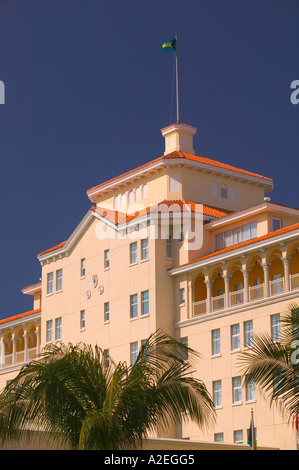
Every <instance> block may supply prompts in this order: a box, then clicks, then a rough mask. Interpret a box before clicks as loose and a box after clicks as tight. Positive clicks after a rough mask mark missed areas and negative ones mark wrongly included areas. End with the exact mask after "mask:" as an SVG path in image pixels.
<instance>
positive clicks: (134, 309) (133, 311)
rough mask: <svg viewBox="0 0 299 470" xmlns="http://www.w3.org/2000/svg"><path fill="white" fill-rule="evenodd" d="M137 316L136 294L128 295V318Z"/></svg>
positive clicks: (132, 318)
mask: <svg viewBox="0 0 299 470" xmlns="http://www.w3.org/2000/svg"><path fill="white" fill-rule="evenodd" d="M135 318H138V294H131V295H130V319H131V320H134V319H135Z"/></svg>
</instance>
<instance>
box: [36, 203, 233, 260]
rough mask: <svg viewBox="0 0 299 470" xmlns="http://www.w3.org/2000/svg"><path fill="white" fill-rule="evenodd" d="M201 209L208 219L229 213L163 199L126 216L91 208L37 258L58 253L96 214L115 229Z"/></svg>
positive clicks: (120, 213) (101, 208) (228, 212)
mask: <svg viewBox="0 0 299 470" xmlns="http://www.w3.org/2000/svg"><path fill="white" fill-rule="evenodd" d="M201 207H202V211H203V215H204V216H207V217H210V218H220V217H224V216H226V215H228V214H230V213H231V212H230V211H228V210H226V209H220V208H217V207H213V206H207V205H206V204H202V205H201V204H199V203H196V202H194V201H188V200H186V199H176V200H167V199H164V200H163V201H161V202H160V203H158V204H155V205H154V206H149V207H145V208H144V209H142V210H140V211H136V212H133V213H131V214H127V213H124V212H120V211H114V210H111V209H105V208H103V207H95V206H93V207H92V208H91V209H90V211H88V213H87V214H86V216H85V217H84V219H83V220H82V221H81V222H80V224H79V225H78V227H77V228H76V229H75V231H74V232H73V234H72V235H71V237H70V238H69V239H68V240H66V241H64V242H62V243H59V244H58V245H55V246H53V247H52V248H48V249H47V250H45V251H42V252H41V253H39V254H38V257H43V256H44V255H47V254H50V253H53V252H54V251H56V250H57V251H59V250H61V249H62V248H64V247H66V245H67V244H70V243H69V241H70V240H71V239H75V238H77V237H78V235H79V233H80V229H81V228H80V227H81V226H82V227H83V226H85V222H86V221H87V219H88V218H89V217H90V216H91V215H92V214H95V215H96V214H98V215H99V216H100V217H101V219H102V220H107V221H108V222H110V223H111V224H113V226H114V227H115V228H116V229H117V228H118V227H120V226H121V225H122V224H126V223H129V222H131V221H133V220H137V219H138V218H139V217H142V216H145V215H147V214H149V213H161V212H168V211H169V212H173V209H175V210H176V211H183V210H186V209H187V210H191V212H194V213H195V212H200V208H201Z"/></svg>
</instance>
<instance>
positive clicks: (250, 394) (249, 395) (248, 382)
mask: <svg viewBox="0 0 299 470" xmlns="http://www.w3.org/2000/svg"><path fill="white" fill-rule="evenodd" d="M245 386H246V401H253V400H255V381H254V377H253V376H252V375H247V376H246V378H245Z"/></svg>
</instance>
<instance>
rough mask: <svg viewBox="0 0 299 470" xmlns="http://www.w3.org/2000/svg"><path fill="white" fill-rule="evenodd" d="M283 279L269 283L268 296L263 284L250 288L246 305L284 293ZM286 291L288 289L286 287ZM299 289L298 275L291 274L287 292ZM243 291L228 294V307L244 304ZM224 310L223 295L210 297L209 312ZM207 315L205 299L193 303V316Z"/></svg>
mask: <svg viewBox="0 0 299 470" xmlns="http://www.w3.org/2000/svg"><path fill="white" fill-rule="evenodd" d="M285 285H286V284H285V280H284V277H281V278H279V279H274V280H272V281H269V294H266V293H265V284H264V283H263V284H258V285H256V286H250V287H249V290H248V303H250V302H254V301H256V300H261V299H264V298H265V296H267V295H269V296H270V297H274V296H276V295H279V294H283V293H284V292H285V291H286V287H285ZM287 289H288V287H287ZM296 289H299V273H297V274H292V275H290V277H289V290H290V291H293V290H296ZM244 299H245V291H244V289H242V290H237V291H234V292H230V293H229V299H228V301H229V307H235V306H236V305H241V304H244V302H245V300H244ZM224 308H225V294H223V295H218V296H215V297H211V312H215V311H217V310H224ZM204 313H207V299H205V300H200V301H199V302H193V316H194V317H196V316H198V315H202V314H204Z"/></svg>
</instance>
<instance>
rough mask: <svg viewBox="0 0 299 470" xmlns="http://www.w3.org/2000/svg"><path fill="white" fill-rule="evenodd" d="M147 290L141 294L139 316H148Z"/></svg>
mask: <svg viewBox="0 0 299 470" xmlns="http://www.w3.org/2000/svg"><path fill="white" fill-rule="evenodd" d="M149 308H150V306H149V290H145V291H143V292H141V315H142V316H143V317H144V316H145V315H149V313H150V310H149Z"/></svg>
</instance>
